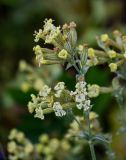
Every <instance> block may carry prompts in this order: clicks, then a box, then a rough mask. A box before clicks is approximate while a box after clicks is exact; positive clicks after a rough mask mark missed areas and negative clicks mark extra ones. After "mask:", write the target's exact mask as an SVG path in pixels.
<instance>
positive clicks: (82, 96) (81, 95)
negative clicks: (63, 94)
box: [71, 81, 91, 111]
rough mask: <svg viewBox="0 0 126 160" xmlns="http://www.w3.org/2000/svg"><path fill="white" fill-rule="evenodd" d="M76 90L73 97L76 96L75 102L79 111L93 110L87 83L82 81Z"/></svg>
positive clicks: (72, 93)
mask: <svg viewBox="0 0 126 160" xmlns="http://www.w3.org/2000/svg"><path fill="white" fill-rule="evenodd" d="M75 88H76V90H75V91H74V92H73V91H72V92H71V95H72V96H75V102H76V103H77V104H76V106H77V108H78V109H82V108H83V109H84V111H87V110H90V109H91V104H90V103H91V101H90V99H89V98H88V92H87V89H86V82H84V81H80V82H78V83H77V84H76V86H75Z"/></svg>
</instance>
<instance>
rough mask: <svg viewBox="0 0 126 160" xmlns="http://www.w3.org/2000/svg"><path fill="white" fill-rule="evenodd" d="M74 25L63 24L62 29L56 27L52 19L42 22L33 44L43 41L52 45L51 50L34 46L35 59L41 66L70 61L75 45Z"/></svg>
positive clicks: (72, 23)
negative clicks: (41, 27)
mask: <svg viewBox="0 0 126 160" xmlns="http://www.w3.org/2000/svg"><path fill="white" fill-rule="evenodd" d="M75 27H76V25H75V23H74V22H71V23H70V24H69V25H68V24H65V25H63V27H60V26H58V27H56V26H55V25H54V24H53V20H52V19H46V20H45V21H44V26H43V29H39V31H38V32H37V31H35V34H34V36H35V42H38V41H39V40H40V39H43V40H44V42H45V43H48V44H52V45H53V46H54V48H53V49H48V48H42V47H40V45H36V46H35V47H34V48H33V51H34V52H35V55H36V59H37V61H38V63H39V65H41V64H59V63H64V62H66V61H71V60H70V58H71V57H72V55H73V49H74V48H75V44H76V38H75V37H77V35H76V30H75Z"/></svg>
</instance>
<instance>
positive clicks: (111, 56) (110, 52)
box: [108, 50, 117, 58]
mask: <svg viewBox="0 0 126 160" xmlns="http://www.w3.org/2000/svg"><path fill="white" fill-rule="evenodd" d="M116 55H117V54H116V52H115V51H114V50H110V51H108V56H109V57H110V58H115V57H116Z"/></svg>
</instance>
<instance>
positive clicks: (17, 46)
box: [0, 0, 126, 155]
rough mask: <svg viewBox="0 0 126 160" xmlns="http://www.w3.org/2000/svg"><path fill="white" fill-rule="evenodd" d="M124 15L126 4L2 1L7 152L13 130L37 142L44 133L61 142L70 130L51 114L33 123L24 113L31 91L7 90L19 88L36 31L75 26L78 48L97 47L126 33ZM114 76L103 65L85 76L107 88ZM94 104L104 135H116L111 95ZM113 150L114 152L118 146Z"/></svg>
mask: <svg viewBox="0 0 126 160" xmlns="http://www.w3.org/2000/svg"><path fill="white" fill-rule="evenodd" d="M125 10H126V1H125V0H27V1H26V0H18V1H17V0H1V1H0V62H1V63H0V142H1V143H2V145H3V146H4V147H5V148H6V142H7V136H8V133H9V131H10V130H11V129H12V128H18V129H20V130H21V131H24V132H25V133H26V135H27V136H28V137H29V138H31V139H32V140H33V141H36V139H37V137H38V135H39V134H40V133H44V132H46V133H49V134H54V135H57V136H59V137H61V136H62V135H63V133H64V132H65V131H66V129H67V127H68V123H67V122H68V121H69V119H63V120H57V119H56V118H55V116H54V115H48V116H47V117H46V120H45V121H44V122H42V121H41V120H38V119H34V118H33V116H32V115H30V114H29V113H28V111H27V103H28V101H29V100H30V93H31V92H33V91H34V90H33V91H29V92H27V93H24V92H22V91H21V90H20V88H18V87H17V88H16V87H12V86H11V85H10V84H11V83H12V82H13V83H17V74H18V75H19V74H20V73H19V71H18V64H19V61H20V60H21V59H24V60H26V61H27V62H28V63H30V64H33V57H34V53H33V51H32V48H33V46H34V45H35V43H34V38H33V33H34V30H38V29H39V28H41V27H42V25H43V20H44V19H45V18H52V19H54V20H55V22H54V23H55V24H56V25H62V24H64V23H66V22H71V21H74V22H75V23H76V24H77V32H78V43H80V44H82V43H88V44H89V45H91V46H93V47H95V48H97V44H96V39H95V38H96V36H97V35H100V34H101V33H108V34H110V35H111V32H112V31H113V30H114V29H118V30H120V31H121V32H123V33H124V34H125V33H126V14H125ZM69 73H70V75H69V74H68V73H64V74H62V75H61V76H60V77H59V80H64V81H65V82H66V84H67V86H68V88H72V87H73V86H74V83H75V80H74V79H73V77H72V76H73V75H74V73H72V74H71V72H69ZM99 75H100V76H99ZM112 77H113V75H111V74H110V73H109V69H108V68H105V66H102V67H94V68H93V69H91V70H90V71H89V73H88V74H87V81H88V82H89V83H97V84H99V85H105V86H107V85H109V84H110V82H111V79H112ZM70 82H72V83H70ZM34 92H35V91H34ZM93 103H95V105H94V110H95V111H96V112H97V113H99V114H100V117H99V119H100V123H101V125H102V127H103V131H104V132H108V131H114V130H115V129H116V128H117V126H118V124H117V123H116V120H117V114H116V113H117V105H116V103H115V101H114V99H112V98H111V97H110V95H101V96H99V97H98V98H96V99H95V100H93ZM116 143H117V144H118V140H117V141H116V142H115V144H116ZM120 146H121V142H120ZM125 147H126V146H125V145H124V146H123V147H122V150H121V152H123V153H121V154H124V155H125V154H126V153H125V151H123V149H124V148H125ZM116 149H117V152H118V147H116Z"/></svg>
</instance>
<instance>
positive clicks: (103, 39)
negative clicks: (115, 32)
mask: <svg viewBox="0 0 126 160" xmlns="http://www.w3.org/2000/svg"><path fill="white" fill-rule="evenodd" d="M108 39H109V36H108V34H102V35H101V41H102V42H106V41H107V40H108Z"/></svg>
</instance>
